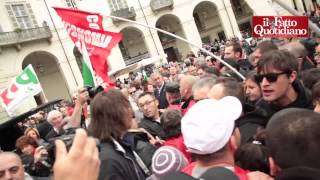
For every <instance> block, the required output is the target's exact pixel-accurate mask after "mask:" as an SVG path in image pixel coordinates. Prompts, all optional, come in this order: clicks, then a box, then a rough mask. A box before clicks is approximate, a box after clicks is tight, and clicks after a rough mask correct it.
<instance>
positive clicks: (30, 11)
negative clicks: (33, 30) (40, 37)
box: [26, 3, 39, 27]
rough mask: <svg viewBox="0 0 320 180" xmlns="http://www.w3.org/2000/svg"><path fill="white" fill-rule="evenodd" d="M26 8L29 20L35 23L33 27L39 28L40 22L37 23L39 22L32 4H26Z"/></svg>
mask: <svg viewBox="0 0 320 180" xmlns="http://www.w3.org/2000/svg"><path fill="white" fill-rule="evenodd" d="M26 7H27V9H28V16H29V18H30V19H31V21H32V23H33V27H39V26H38V22H37V20H36V17H35V16H34V14H33V11H32V8H31V5H30V3H27V4H26Z"/></svg>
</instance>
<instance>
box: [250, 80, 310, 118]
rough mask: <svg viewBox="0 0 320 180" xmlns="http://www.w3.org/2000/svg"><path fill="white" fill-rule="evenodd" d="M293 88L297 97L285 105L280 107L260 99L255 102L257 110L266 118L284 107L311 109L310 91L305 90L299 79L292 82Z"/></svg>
mask: <svg viewBox="0 0 320 180" xmlns="http://www.w3.org/2000/svg"><path fill="white" fill-rule="evenodd" d="M292 86H293V88H294V90H295V91H296V92H297V93H298V96H297V99H296V100H295V101H293V102H292V103H290V104H288V105H287V106H284V107H281V106H277V105H275V104H273V103H269V102H266V101H264V100H263V99H261V100H260V101H258V102H257V104H256V106H257V109H256V110H257V111H259V113H260V114H261V115H263V116H264V117H266V118H267V119H270V118H271V116H272V115H274V114H275V113H276V112H278V111H280V110H282V109H285V108H305V109H313V103H312V97H311V93H310V92H309V91H307V90H306V89H305V88H304V87H303V86H302V84H301V83H300V82H299V81H297V80H296V81H294V82H293V83H292Z"/></svg>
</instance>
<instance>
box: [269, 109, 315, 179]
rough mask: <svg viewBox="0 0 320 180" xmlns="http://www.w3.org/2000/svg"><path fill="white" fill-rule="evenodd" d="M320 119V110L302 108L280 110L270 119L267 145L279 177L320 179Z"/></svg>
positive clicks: (272, 165) (271, 166)
mask: <svg viewBox="0 0 320 180" xmlns="http://www.w3.org/2000/svg"><path fill="white" fill-rule="evenodd" d="M319 119H320V115H319V114H317V113H315V112H313V111H311V110H307V109H299V108H289V109H285V110H282V111H279V112H278V113H276V114H275V115H274V116H273V117H272V118H271V119H270V121H269V123H268V125H267V135H266V145H267V147H268V148H269V150H270V155H271V158H269V162H270V168H271V175H273V176H276V179H277V178H278V179H290V178H291V179H293V178H294V179H319V176H320V171H319V168H320V161H319V151H320V143H319V137H320V131H319V129H320V121H319ZM289 177H290V178H289Z"/></svg>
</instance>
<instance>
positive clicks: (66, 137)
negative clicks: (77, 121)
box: [44, 128, 100, 160]
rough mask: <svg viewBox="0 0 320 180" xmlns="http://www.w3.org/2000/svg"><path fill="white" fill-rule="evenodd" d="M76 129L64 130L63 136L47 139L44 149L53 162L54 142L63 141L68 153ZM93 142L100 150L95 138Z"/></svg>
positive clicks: (98, 142)
mask: <svg viewBox="0 0 320 180" xmlns="http://www.w3.org/2000/svg"><path fill="white" fill-rule="evenodd" d="M76 129H77V128H69V129H66V130H65V133H64V134H62V135H60V136H57V137H54V138H51V139H49V143H48V145H46V146H44V148H46V150H47V151H48V154H49V156H50V157H53V158H52V159H53V160H55V149H56V145H55V141H56V140H61V141H63V143H64V144H65V145H66V148H67V150H68V151H69V150H70V148H71V146H72V143H73V140H74V138H75V135H76ZM95 140H96V143H97V147H98V149H99V150H100V141H99V140H98V139H96V138H95Z"/></svg>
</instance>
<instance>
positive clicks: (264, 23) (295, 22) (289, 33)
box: [252, 16, 309, 38]
mask: <svg viewBox="0 0 320 180" xmlns="http://www.w3.org/2000/svg"><path fill="white" fill-rule="evenodd" d="M308 25H309V21H308V17H307V16H252V37H272V38H279V37H281V38H304V37H308V36H309V28H308Z"/></svg>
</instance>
